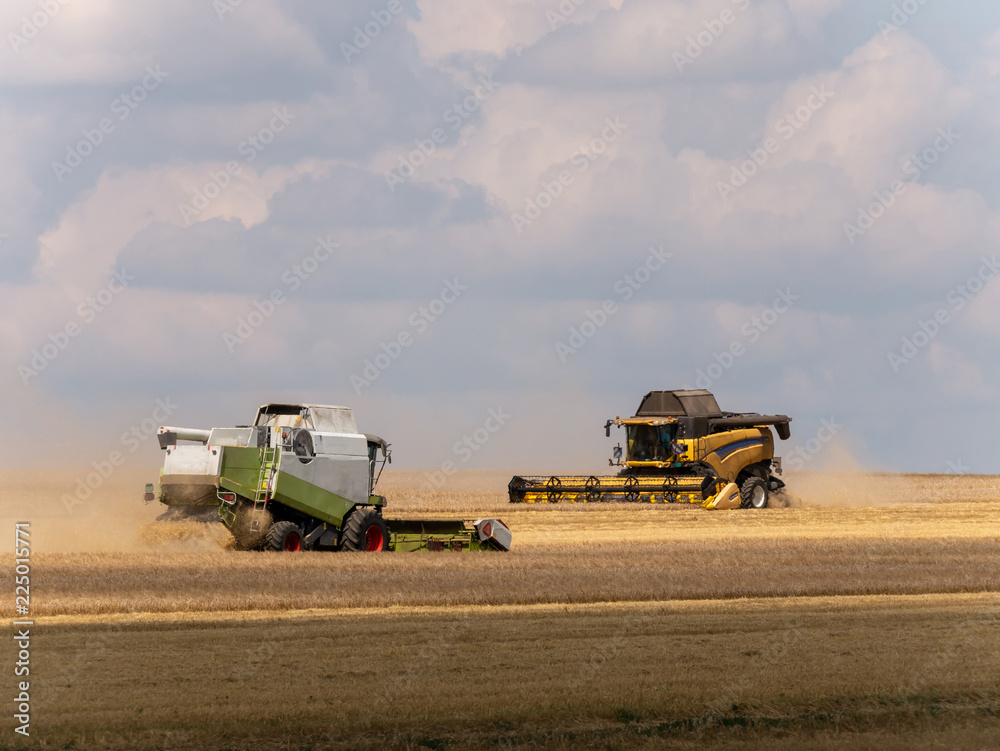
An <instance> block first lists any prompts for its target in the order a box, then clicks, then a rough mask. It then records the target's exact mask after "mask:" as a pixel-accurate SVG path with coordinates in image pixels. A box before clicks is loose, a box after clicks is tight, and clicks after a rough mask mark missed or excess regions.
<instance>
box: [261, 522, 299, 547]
mask: <svg viewBox="0 0 1000 751" xmlns="http://www.w3.org/2000/svg"><path fill="white" fill-rule="evenodd" d="M264 540H265V542H264V544H265V545H266V547H267V549H268V550H281V551H285V552H286V553H297V552H298V551H300V550H302V530H301V529H299V528H298V525H296V524H293V523H292V522H275V523H274V524H272V525H271V528H270V529H268V530H267V534H266V535H265V536H264Z"/></svg>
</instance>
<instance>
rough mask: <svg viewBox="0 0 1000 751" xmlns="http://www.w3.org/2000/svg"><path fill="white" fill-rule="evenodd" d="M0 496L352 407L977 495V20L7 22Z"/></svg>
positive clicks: (1, 28) (549, 11) (702, 2)
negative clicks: (674, 413) (705, 404)
mask: <svg viewBox="0 0 1000 751" xmlns="http://www.w3.org/2000/svg"><path fill="white" fill-rule="evenodd" d="M0 34H2V38H0V133H2V138H0V170H2V173H3V175H4V178H3V180H2V182H0V258H2V263H0V360H2V368H0V389H2V392H3V394H4V408H5V412H6V414H7V416H8V423H7V424H8V429H7V430H6V431H5V435H4V437H3V439H2V440H3V464H4V466H7V467H35V466H38V467H44V466H50V465H53V464H62V465H67V466H70V465H72V466H87V465H92V464H93V463H94V462H101V461H104V460H105V459H106V458H107V457H108V456H109V452H112V451H116V450H118V451H121V452H122V453H123V454H124V456H125V457H126V459H127V461H128V462H130V463H135V464H137V465H149V464H154V465H155V464H156V463H158V462H159V461H160V455H159V450H158V447H157V446H156V442H155V440H154V439H153V438H152V437H151V436H152V433H153V432H154V430H155V426H158V425H160V424H172V425H181V426H186V427H212V426H228V425H235V424H246V423H248V422H250V421H251V420H252V418H253V414H254V410H255V409H256V407H257V405H258V404H261V403H264V402H270V401H293V402H299V401H301V402H314V403H327V404H331V403H332V404H342V405H347V406H350V407H353V409H354V411H355V415H356V418H357V421H358V425H359V429H360V430H362V431H365V432H371V433H377V434H379V435H382V436H383V437H385V438H386V439H387V440H388V441H389V442H390V443H391V444H392V446H393V451H394V466H397V467H410V468H427V469H436V468H440V467H442V466H445V464H446V463H448V462H450V463H451V465H453V466H456V467H458V468H502V469H511V470H520V469H522V468H525V469H526V468H531V469H533V470H542V469H549V468H551V469H552V470H553V471H555V470H556V469H559V468H565V467H573V468H581V469H582V468H593V471H595V472H597V471H599V470H600V468H601V467H602V466H603V467H607V462H606V460H607V458H608V457H609V456H610V454H611V448H612V446H613V445H614V443H615V442H616V440H617V439H616V436H615V435H614V434H613V435H612V437H611V438H610V439H608V438H606V437H605V435H604V430H603V425H604V421H605V420H606V419H608V418H612V417H615V416H617V415H621V416H623V417H624V416H627V415H631V414H633V413H634V411H635V409H636V407H637V406H638V404H639V402H640V400H641V398H642V396H643V395H644V394H645V393H646V392H648V391H651V390H660V389H672V388H682V387H691V388H695V387H705V388H709V389H710V390H711V391H713V392H714V393H715V394H716V396H717V398H718V401H719V403H720V404H721V406H722V408H723V409H726V410H732V411H756V412H765V413H784V414H788V415H790V416H792V417H793V420H794V422H793V424H792V438H791V440H790V441H789V442H788V443H787V444H784V445H782V446H781V447H780V448H781V450H782V452H783V453H784V454H785V455H786V456H790V455H791V456H796V457H798V458H799V460H800V461H801V466H802V467H803V468H817V469H819V468H825V467H829V466H832V465H836V464H841V463H846V464H848V465H850V466H851V467H852V468H857V467H861V468H866V469H872V470H888V471H922V472H975V473H995V472H998V471H1000V459H998V453H997V448H996V447H997V442H996V440H995V436H994V435H993V433H992V429H991V428H990V425H992V424H993V417H994V416H996V415H997V412H998V409H1000V394H998V390H997V386H996V383H995V381H994V374H995V373H996V371H997V368H998V366H1000V350H998V347H997V344H996V343H997V341H998V334H1000V315H998V313H1000V282H995V278H996V277H997V276H1000V259H998V253H1000V247H998V243H997V239H998V236H1000V214H998V211H1000V181H998V179H997V168H998V165H1000V159H998V157H1000V151H998V133H1000V98H998V94H1000V6H998V5H997V4H996V3H995V2H986V0H978V1H973V0H951V1H950V2H945V1H944V0H926V1H923V2H921V1H919V0H907V1H906V2H896V3H894V2H887V1H886V2H883V1H882V0H864V1H861V0H856V1H855V0H695V1H687V2H685V1H683V0H635V1H634V2H633V1H630V0H562V2H559V0H541V1H540V2H518V1H516V0H479V1H478V2H476V3H469V2H466V1H464V0H375V1H374V2H354V3H329V2H320V0H295V1H287V2H276V1H273V0H242V1H240V0H214V2H213V0H174V1H173V2H170V3H162V2H154V1H153V0H129V1H128V2H125V0H90V1H89V2H87V1H85V0H38V1H37V2H36V1H33V0H7V2H5V3H4V4H3V9H2V10H0Z"/></svg>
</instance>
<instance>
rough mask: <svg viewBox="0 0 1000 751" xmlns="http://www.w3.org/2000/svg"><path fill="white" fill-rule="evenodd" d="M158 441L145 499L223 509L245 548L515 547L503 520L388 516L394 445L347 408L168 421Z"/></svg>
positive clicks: (180, 507)
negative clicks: (362, 428)
mask: <svg viewBox="0 0 1000 751" xmlns="http://www.w3.org/2000/svg"><path fill="white" fill-rule="evenodd" d="M158 437H159V442H160V447H161V448H162V449H164V450H165V451H166V457H165V459H164V463H163V470H162V471H161V473H160V484H159V490H158V491H157V490H156V489H155V488H154V486H153V485H152V484H150V485H147V486H146V493H145V500H146V502H147V503H151V502H153V501H159V502H160V503H162V504H164V505H165V506H167V507H168V513H167V514H166V515H165V516H166V518H172V519H176V518H190V517H196V518H204V517H205V515H206V511H207V512H209V513H208V516H210V517H211V518H215V515H214V511H213V510H214V509H215V508H217V509H218V517H219V518H221V520H222V523H223V524H224V525H225V526H226V528H227V529H229V531H230V532H231V533H232V535H233V538H234V540H235V543H236V547H237V549H240V550H258V549H267V550H281V551H289V552H294V551H298V550H351V551H369V552H378V551H387V550H388V551H419V550H425V551H442V550H455V551H468V550H502V551H507V550H510V546H511V533H510V530H509V529H508V528H507V526H506V525H505V524H504V523H503V522H502V521H500V520H499V519H478V520H476V521H462V520H436V521H431V520H397V519H385V518H384V517H383V515H382V510H383V509H384V508H385V505H386V500H385V498H384V497H383V496H380V495H376V494H375V487H376V485H377V483H378V479H379V476H380V475H381V473H382V469H384V468H385V464H386V462H387V461H391V453H390V451H389V446H388V444H387V443H386V442H385V441H384V440H382V439H381V438H379V437H378V436H376V435H370V434H366V433H359V432H358V431H357V426H356V424H355V421H354V414H353V413H352V411H351V410H350V409H349V408H347V407H334V406H329V405H322V404H265V405H263V406H262V407H260V408H259V409H258V410H257V417H256V419H255V420H254V424H253V425H248V426H240V427H235V428H213V429H212V430H192V429H186V428H172V427H161V428H160V429H159V434H158ZM380 458H381V464H379V459H380ZM376 467H378V472H377V473H376Z"/></svg>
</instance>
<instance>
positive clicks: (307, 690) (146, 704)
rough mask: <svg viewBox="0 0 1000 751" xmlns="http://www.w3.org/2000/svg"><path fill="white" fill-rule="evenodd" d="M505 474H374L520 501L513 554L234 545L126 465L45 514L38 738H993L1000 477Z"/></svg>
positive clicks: (637, 741)
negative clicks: (758, 480) (554, 479)
mask: <svg viewBox="0 0 1000 751" xmlns="http://www.w3.org/2000/svg"><path fill="white" fill-rule="evenodd" d="M67 476H69V475H67ZM509 478H510V474H509V473H499V472H476V471H468V472H460V473H458V474H456V475H455V476H454V477H453V478H451V479H450V480H449V483H448V484H447V485H446V486H444V487H434V486H433V484H432V483H431V482H430V481H429V475H427V474H426V473H421V472H407V471H387V473H386V476H385V477H384V478H383V480H382V488H381V489H382V490H383V492H385V493H386V495H387V496H388V497H389V499H390V505H389V508H388V510H387V516H389V517H390V518H391V517H393V516H397V517H403V516H406V517H418V518H419V517H421V516H426V517H431V516H438V517H440V516H454V517H464V518H473V517H480V516H497V517H500V518H503V519H504V520H505V521H506V522H507V523H508V524H509V526H510V527H511V529H512V530H513V532H514V549H513V550H512V551H511V552H510V553H509V554H499V553H496V554H491V553H478V554H456V553H440V554H409V555H404V554H398V555H396V554H373V555H365V554H358V555H348V554H330V553H301V554H269V553H238V552H235V551H233V550H230V549H227V548H226V546H225V544H226V537H225V535H224V534H222V531H221V530H219V529H218V528H215V527H210V526H207V525H202V524H195V523H173V524H169V525H165V524H163V523H154V522H153V521H152V518H153V516H154V514H155V510H154V509H152V508H143V507H142V504H141V502H138V503H136V502H133V500H132V499H133V498H135V497H136V495H137V494H135V490H134V487H139V488H141V483H140V484H137V485H136V486H133V485H132V482H133V479H135V480H137V479H138V478H130V477H125V476H124V474H123V476H122V478H119V480H118V482H119V483H120V487H119V486H116V485H114V484H109V486H108V488H107V489H106V490H105V492H104V493H103V494H102V495H101V497H99V498H95V499H94V501H93V503H94V505H93V507H92V513H89V514H88V515H86V516H83V515H81V517H80V518H79V519H59V518H52V519H41V520H39V521H38V522H37V523H33V531H34V534H35V537H36V539H37V540H38V541H39V543H38V545H36V547H35V552H34V554H33V565H34V571H33V581H32V584H33V595H34V596H33V616H35V619H36V624H37V625H36V629H35V635H34V637H33V645H32V646H33V660H34V662H33V671H32V672H33V676H34V677H35V683H34V685H35V686H36V688H35V692H36V693H35V707H36V715H35V717H34V719H33V729H34V730H35V732H34V733H33V737H34V739H35V740H36V741H37V742H42V743H44V744H45V745H48V746H50V747H61V746H62V745H63V744H68V743H73V744H75V745H74V746H73V747H75V748H90V747H107V748H143V747H148V748H163V747H168V748H220V749H221V748H226V747H229V748H275V749H278V748H282V749H284V748H300V747H303V748H305V747H310V748H316V749H318V748H326V747H342V746H349V747H354V748H376V747H400V748H419V747H429V748H439V747H448V746H463V747H465V746H469V747H484V748H485V747H490V748H494V747H496V746H497V745H500V746H503V747H552V748H573V747H577V746H579V745H581V744H583V743H584V742H591V741H593V742H597V743H599V744H600V745H601V746H602V747H605V748H635V747H648V748H654V747H676V748H689V747H692V748H693V747H703V746H706V745H710V746H715V747H720V748H789V749H791V748H800V747H802V746H803V745H804V744H806V745H808V746H809V747H811V748H873V749H874V748H878V749H880V751H883V750H884V749H892V748H900V749H902V748H914V747H934V746H936V745H939V746H941V747H949V748H951V747H961V748H993V747H996V746H997V745H1000V628H998V624H997V616H998V614H1000V594H998V593H1000V557H998V556H997V552H996V551H997V543H998V538H1000V527H998V523H997V521H996V520H997V518H998V512H1000V483H998V481H997V478H993V477H968V476H966V477H958V476H954V477H945V476H925V475H905V476H901V475H887V474H882V475H862V474H842V475H820V474H805V475H800V476H798V477H794V476H793V477H791V478H789V486H790V487H791V488H792V489H793V490H794V495H790V497H789V498H788V499H787V500H786V503H787V504H788V507H785V508H775V509H769V510H766V511H763V512H751V511H738V512H714V513H713V512H707V511H703V510H701V509H699V508H690V507H672V506H667V507H664V506H655V507H654V506H632V505H594V506H587V505H579V506H570V505H558V506H551V505H544V506H537V507H536V506H517V505H509V504H507V503H506V493H505V490H506V487H505V486H506V482H507V480H509ZM15 479H16V480H17V482H20V487H22V488H25V489H26V492H31V488H32V487H35V491H34V492H37V493H39V494H40V495H45V496H50V495H51V494H52V492H53V487H54V485H53V483H55V482H56V480H53V479H52V477H51V476H50V477H48V478H38V479H37V480H36V482H35V485H34V486H33V485H32V482H31V479H30V477H27V476H21V477H19V478H15ZM17 482H13V483H12V484H13V485H14V486H17ZM126 491H127V492H126ZM129 493H131V494H132V495H129ZM984 499H986V500H984ZM107 516H114V517H115V518H116V522H115V524H114V525H113V527H114V529H115V530H116V535H117V539H116V540H111V541H109V540H108V539H106V538H105V537H101V536H100V535H98V534H95V530H99V529H100V528H101V523H102V519H103V518H104V517H107ZM57 543H63V544H62V545H59V544H57ZM60 549H62V550H69V551H75V552H56V551H57V550H60ZM7 558H9V556H7ZM6 563H10V561H9V560H7V561H6ZM12 604H13V603H12V602H5V603H3V609H2V610H0V612H2V613H3V615H4V616H5V617H7V616H11V615H12V612H11V606H12ZM5 649H9V646H8V647H5ZM2 747H3V741H0V748H2Z"/></svg>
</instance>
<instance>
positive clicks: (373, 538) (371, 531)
mask: <svg viewBox="0 0 1000 751" xmlns="http://www.w3.org/2000/svg"><path fill="white" fill-rule="evenodd" d="M341 549H342V550H352V551H355V552H368V553H379V552H382V551H385V550H388V549H389V528H388V527H387V526H386V523H385V519H383V518H382V514H380V513H379V512H378V511H376V510H375V509H373V508H370V507H365V508H357V509H355V510H354V512H353V513H352V514H351V516H350V518H348V520H347V523H346V524H345V525H344V534H343V536H342V538H341Z"/></svg>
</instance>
